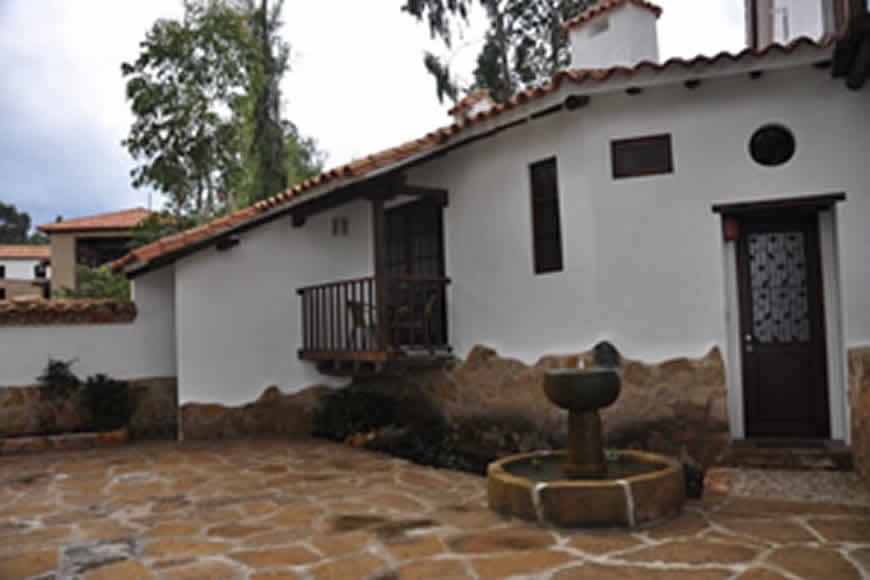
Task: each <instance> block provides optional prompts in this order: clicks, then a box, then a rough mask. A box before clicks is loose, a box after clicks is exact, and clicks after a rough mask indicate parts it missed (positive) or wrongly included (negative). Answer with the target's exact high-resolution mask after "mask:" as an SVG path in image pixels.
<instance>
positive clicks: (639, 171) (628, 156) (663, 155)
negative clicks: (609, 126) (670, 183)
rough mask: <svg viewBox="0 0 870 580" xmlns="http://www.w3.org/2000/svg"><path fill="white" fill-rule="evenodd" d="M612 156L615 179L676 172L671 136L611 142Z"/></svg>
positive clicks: (653, 136)
mask: <svg viewBox="0 0 870 580" xmlns="http://www.w3.org/2000/svg"><path fill="white" fill-rule="evenodd" d="M610 155H611V162H612V164H613V178H614V179H622V178H625V177H643V176H648V175H662V174H665V173H673V172H674V154H673V147H672V145H671V136H670V134H664V135H652V136H649V137H638V138H635V139H617V140H614V141H611V142H610Z"/></svg>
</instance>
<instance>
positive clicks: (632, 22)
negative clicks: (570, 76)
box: [564, 0, 662, 69]
mask: <svg viewBox="0 0 870 580" xmlns="http://www.w3.org/2000/svg"><path fill="white" fill-rule="evenodd" d="M661 13H662V9H661V8H659V7H658V6H656V5H655V4H652V3H650V2H647V1H646V0H601V1H600V2H598V3H597V4H595V5H594V6H592V7H591V8H589V9H588V10H586V11H585V12H583V13H581V14H580V15H578V16H577V17H575V18H572V19H571V20H569V21H567V22H566V23H565V25H564V29H565V30H566V31H568V32H569V34H570V40H571V68H574V69H600V68H611V67H615V66H626V67H632V66H634V65H636V64H638V63H640V62H642V61H646V60H648V61H652V62H658V60H659V39H658V32H657V30H656V24H657V20H658V18H659V16H661Z"/></svg>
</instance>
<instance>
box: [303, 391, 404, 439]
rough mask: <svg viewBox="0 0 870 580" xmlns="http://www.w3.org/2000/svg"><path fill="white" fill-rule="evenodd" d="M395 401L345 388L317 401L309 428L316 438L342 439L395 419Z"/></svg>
mask: <svg viewBox="0 0 870 580" xmlns="http://www.w3.org/2000/svg"><path fill="white" fill-rule="evenodd" d="M397 404H398V402H397V401H396V400H395V399H393V398H392V397H389V396H387V395H383V394H381V393H376V392H373V391H363V390H360V389H355V388H353V387H348V388H345V389H340V390H337V391H333V392H331V393H327V394H326V395H324V396H322V397H321V398H320V399H319V400H318V401H317V406H316V407H315V409H314V415H313V417H312V423H311V431H312V434H313V435H314V436H316V437H326V438H328V439H333V440H336V441H343V440H344V439H345V438H347V436H348V435H354V434H356V433H366V432H369V431H372V430H374V429H377V428H378V427H384V426H386V425H390V424H393V423H395V422H396V416H395V415H396V408H397Z"/></svg>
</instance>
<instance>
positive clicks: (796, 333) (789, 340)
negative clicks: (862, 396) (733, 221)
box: [738, 212, 830, 438]
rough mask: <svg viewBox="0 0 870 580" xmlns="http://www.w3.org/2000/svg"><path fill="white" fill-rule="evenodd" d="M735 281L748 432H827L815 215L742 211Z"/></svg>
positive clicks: (817, 434)
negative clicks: (738, 298)
mask: <svg viewBox="0 0 870 580" xmlns="http://www.w3.org/2000/svg"><path fill="white" fill-rule="evenodd" d="M738 283H739V289H740V329H741V337H740V338H741V343H742V349H743V400H744V411H745V418H746V436H747V437H773V438H827V437H828V436H829V435H830V428H829V420H828V380H827V377H828V373H827V359H826V353H825V325H824V301H823V294H822V270H821V258H820V253H819V229H818V215H817V214H816V213H815V212H807V213H803V212H795V213H788V214H784V215H783V214H776V215H757V216H749V217H744V218H743V219H742V221H741V226H740V241H739V243H738Z"/></svg>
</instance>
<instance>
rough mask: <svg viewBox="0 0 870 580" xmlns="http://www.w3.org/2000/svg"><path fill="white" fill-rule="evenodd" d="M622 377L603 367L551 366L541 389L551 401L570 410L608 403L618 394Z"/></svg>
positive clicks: (591, 409)
mask: <svg viewBox="0 0 870 580" xmlns="http://www.w3.org/2000/svg"><path fill="white" fill-rule="evenodd" d="M621 385H622V381H620V379H619V375H618V374H617V373H616V372H615V371H613V370H611V369H607V368H591V369H555V370H550V371H547V374H546V375H545V377H544V393H545V394H546V395H547V398H548V399H549V400H550V402H551V403H553V404H554V405H556V406H557V407H559V408H561V409H565V410H567V411H571V412H572V413H586V412H589V411H597V410H598V409H602V408H604V407H608V406H610V405H612V404H613V403H614V401H616V399H617V397H619V392H620V390H621Z"/></svg>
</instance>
